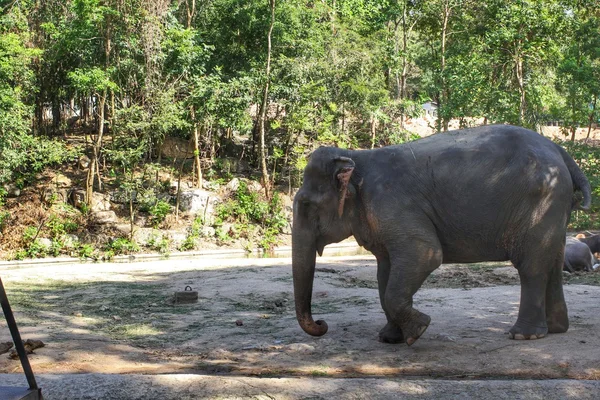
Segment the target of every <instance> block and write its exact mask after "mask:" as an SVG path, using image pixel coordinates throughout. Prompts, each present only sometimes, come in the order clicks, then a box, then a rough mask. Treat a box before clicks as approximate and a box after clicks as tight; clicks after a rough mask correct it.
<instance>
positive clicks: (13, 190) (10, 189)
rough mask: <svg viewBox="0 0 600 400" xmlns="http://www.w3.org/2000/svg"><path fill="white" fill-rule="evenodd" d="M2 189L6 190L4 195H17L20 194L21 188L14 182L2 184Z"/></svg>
mask: <svg viewBox="0 0 600 400" xmlns="http://www.w3.org/2000/svg"><path fill="white" fill-rule="evenodd" d="M4 190H6V197H19V196H20V195H21V189H19V188H18V187H17V185H15V184H14V183H8V184H6V185H4Z"/></svg>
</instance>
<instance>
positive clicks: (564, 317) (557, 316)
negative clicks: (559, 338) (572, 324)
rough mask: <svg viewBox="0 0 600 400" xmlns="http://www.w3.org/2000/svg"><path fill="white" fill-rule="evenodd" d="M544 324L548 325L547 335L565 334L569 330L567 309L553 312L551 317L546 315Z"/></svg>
mask: <svg viewBox="0 0 600 400" xmlns="http://www.w3.org/2000/svg"><path fill="white" fill-rule="evenodd" d="M546 324H547V325H548V333H564V332H566V331H567V330H568V329H569V316H568V314H567V308H566V307H563V309H562V310H554V312H553V313H552V315H548V317H547V318H546Z"/></svg>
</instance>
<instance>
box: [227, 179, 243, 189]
mask: <svg viewBox="0 0 600 400" xmlns="http://www.w3.org/2000/svg"><path fill="white" fill-rule="evenodd" d="M239 187H240V180H239V179H238V178H233V179H232V180H230V181H229V182H228V183H227V185H225V188H226V189H227V190H229V191H230V192H235V191H236V190H238V188H239Z"/></svg>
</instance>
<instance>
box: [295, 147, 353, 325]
mask: <svg viewBox="0 0 600 400" xmlns="http://www.w3.org/2000/svg"><path fill="white" fill-rule="evenodd" d="M349 154H350V152H348V151H344V150H341V149H336V148H325V147H322V148H320V149H318V150H316V151H315V152H314V153H313V154H312V155H311V157H310V160H309V163H308V165H307V166H306V169H305V170H304V183H303V185H302V187H301V188H300V190H299V191H298V193H297V194H296V197H295V198H294V225H293V229H292V269H293V275H294V297H295V301H296V316H297V318H298V323H299V324H300V326H301V327H302V329H304V331H305V332H306V333H308V334H310V335H313V336H321V335H324V334H325V333H326V332H327V324H326V323H325V321H323V320H319V321H316V322H315V321H314V320H313V318H312V313H311V297H312V289H313V278H314V274H315V258H316V253H317V252H318V253H319V255H322V254H323V248H324V247H325V245H327V244H329V243H334V242H339V241H341V240H343V239H345V238H347V237H348V236H350V235H351V234H352V228H351V225H350V218H352V215H351V214H353V212H352V203H353V198H354V196H355V195H356V189H355V187H354V185H352V184H351V182H350V179H351V177H352V174H353V172H354V169H355V164H354V161H353V160H352V159H351V158H350V157H349Z"/></svg>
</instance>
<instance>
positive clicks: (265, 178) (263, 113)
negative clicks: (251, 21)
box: [258, 0, 275, 199]
mask: <svg viewBox="0 0 600 400" xmlns="http://www.w3.org/2000/svg"><path fill="white" fill-rule="evenodd" d="M269 4H270V7H271V23H270V25H269V33H268V34H267V67H266V69H265V89H264V92H263V98H262V103H261V110H260V115H259V120H258V126H259V136H260V139H259V140H260V146H259V147H260V148H259V151H260V165H261V171H262V184H263V186H264V188H265V196H266V197H267V199H270V198H271V180H270V178H269V171H268V169H267V149H266V147H265V123H266V119H267V107H268V98H269V81H270V79H271V34H272V33H273V25H274V24H275V0H269Z"/></svg>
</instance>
